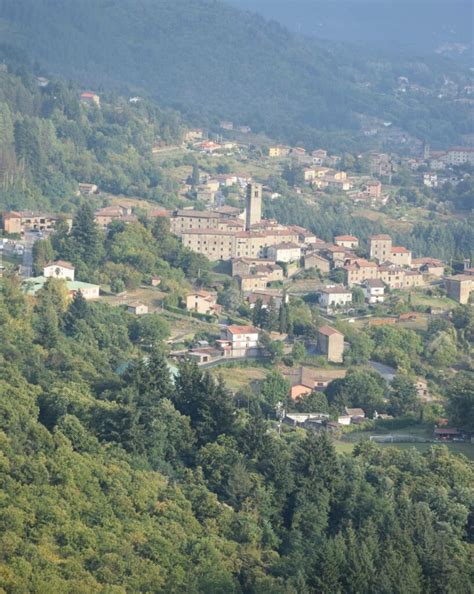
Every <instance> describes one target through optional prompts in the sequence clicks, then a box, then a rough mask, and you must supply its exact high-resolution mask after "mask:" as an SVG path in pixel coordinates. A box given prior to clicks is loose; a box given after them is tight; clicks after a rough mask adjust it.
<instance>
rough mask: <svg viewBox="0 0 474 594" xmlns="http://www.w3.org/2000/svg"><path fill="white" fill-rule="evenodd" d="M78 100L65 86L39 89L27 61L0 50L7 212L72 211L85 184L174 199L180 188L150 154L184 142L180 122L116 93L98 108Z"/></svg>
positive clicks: (1, 195)
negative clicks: (158, 146)
mask: <svg viewBox="0 0 474 594" xmlns="http://www.w3.org/2000/svg"><path fill="white" fill-rule="evenodd" d="M79 97H80V90H79V89H78V88H77V87H76V86H75V85H73V84H66V83H64V82H63V81H56V80H51V82H50V83H49V84H48V85H47V86H46V87H40V86H39V85H38V84H37V81H36V77H35V76H34V72H33V69H32V66H31V65H30V64H29V61H28V58H27V57H26V56H25V55H24V54H23V53H22V52H21V51H19V50H17V49H15V48H12V47H11V46H6V45H3V46H0V208H2V209H3V208H5V209H15V208H17V209H27V208H28V209H33V210H34V209H38V208H52V209H54V210H56V211H61V210H62V211H65V212H69V211H70V210H71V208H72V207H73V204H74V199H75V196H76V194H77V190H78V182H87V183H95V184H97V185H99V186H100V188H101V189H102V190H103V191H105V192H111V193H113V194H124V195H129V196H133V195H139V196H141V197H144V198H148V199H150V200H160V201H162V202H166V200H169V199H172V198H173V196H175V194H176V187H175V185H174V183H173V182H172V181H171V180H169V179H167V177H166V174H165V173H164V172H163V170H162V169H160V167H158V166H157V164H156V162H154V161H153V159H152V152H151V150H152V147H153V146H154V145H155V144H158V143H160V142H162V141H164V142H168V143H169V142H172V141H176V140H179V139H180V137H181V134H182V130H183V128H182V123H181V118H180V116H179V115H178V114H177V113H175V112H173V111H166V110H162V109H160V108H159V107H158V106H157V105H156V104H155V103H154V102H152V101H140V102H138V103H135V104H132V103H130V102H129V101H128V100H126V99H123V98H120V97H116V96H114V95H113V94H111V95H109V96H107V97H103V101H102V104H101V108H100V109H97V108H95V107H92V106H87V107H85V106H83V105H81V104H80V101H79ZM76 201H77V198H76Z"/></svg>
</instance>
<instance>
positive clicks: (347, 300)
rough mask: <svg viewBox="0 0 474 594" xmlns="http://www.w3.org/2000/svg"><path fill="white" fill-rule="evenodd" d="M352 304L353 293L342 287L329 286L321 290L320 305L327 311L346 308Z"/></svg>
mask: <svg viewBox="0 0 474 594" xmlns="http://www.w3.org/2000/svg"><path fill="white" fill-rule="evenodd" d="M351 303H352V291H351V290H350V289H346V288H345V287H341V286H336V285H332V286H327V287H324V288H323V289H320V290H319V304H320V305H321V307H324V308H325V309H326V310H328V311H329V310H332V309H335V308H337V307H346V306H347V305H350V304H351Z"/></svg>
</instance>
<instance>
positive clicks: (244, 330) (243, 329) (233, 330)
mask: <svg viewBox="0 0 474 594" xmlns="http://www.w3.org/2000/svg"><path fill="white" fill-rule="evenodd" d="M227 331H228V332H230V334H258V330H257V329H256V328H254V327H253V326H227Z"/></svg>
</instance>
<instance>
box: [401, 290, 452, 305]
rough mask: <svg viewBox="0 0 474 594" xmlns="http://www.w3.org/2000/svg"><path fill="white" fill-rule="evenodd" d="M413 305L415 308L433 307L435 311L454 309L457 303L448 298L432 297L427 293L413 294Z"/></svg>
mask: <svg viewBox="0 0 474 594" xmlns="http://www.w3.org/2000/svg"><path fill="white" fill-rule="evenodd" d="M411 304H412V305H413V306H420V305H421V306H422V307H433V308H434V309H453V307H456V305H457V304H456V302H455V301H453V300H452V299H449V298H448V297H430V296H429V295H426V294H425V293H418V292H416V293H415V292H413V293H412V294H411Z"/></svg>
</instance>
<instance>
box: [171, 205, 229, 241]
mask: <svg viewBox="0 0 474 594" xmlns="http://www.w3.org/2000/svg"><path fill="white" fill-rule="evenodd" d="M220 218H221V217H220V215H219V214H218V213H216V212H212V211H209V210H203V211H199V210H191V209H189V210H186V209H185V210H177V211H175V212H174V213H173V215H172V216H171V218H170V227H171V231H172V232H173V233H174V234H175V235H181V234H182V233H183V232H185V231H188V230H190V229H212V228H214V229H217V228H218V226H219V220H220Z"/></svg>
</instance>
